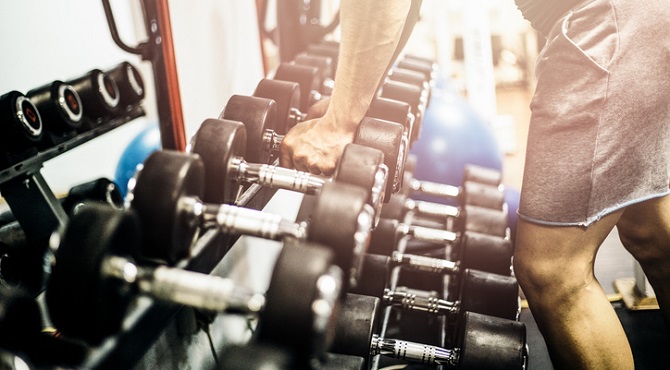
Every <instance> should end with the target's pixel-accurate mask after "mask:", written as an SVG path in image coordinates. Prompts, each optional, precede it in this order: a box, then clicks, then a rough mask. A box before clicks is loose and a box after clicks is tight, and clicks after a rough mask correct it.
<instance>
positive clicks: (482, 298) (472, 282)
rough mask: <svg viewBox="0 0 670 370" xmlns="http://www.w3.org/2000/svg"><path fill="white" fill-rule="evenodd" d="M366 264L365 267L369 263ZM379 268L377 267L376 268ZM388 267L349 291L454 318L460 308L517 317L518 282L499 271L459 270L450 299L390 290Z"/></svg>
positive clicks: (391, 304) (457, 315)
mask: <svg viewBox="0 0 670 370" xmlns="http://www.w3.org/2000/svg"><path fill="white" fill-rule="evenodd" d="M368 266H369V264H366V265H365V267H368ZM378 270H380V269H379V268H378V269H377V271H378ZM364 271H365V270H364ZM389 272H390V270H386V271H383V272H382V275H380V276H377V277H371V275H372V274H368V273H366V274H365V277H371V278H372V279H374V280H375V282H372V283H371V284H368V283H370V282H369V281H367V280H365V279H361V282H362V283H360V284H359V285H358V286H357V287H356V288H354V289H350V290H349V291H350V292H351V293H358V294H364V295H370V296H373V297H378V298H381V299H382V303H383V304H384V305H385V306H393V307H397V308H400V309H402V310H404V311H412V312H423V313H426V314H432V315H439V316H445V315H446V316H448V319H449V320H451V321H454V320H456V319H458V317H459V315H460V314H461V313H462V312H463V311H472V312H477V313H481V314H485V315H491V316H496V317H502V318H506V319H510V320H516V319H518V317H519V312H520V307H519V284H518V282H517V280H516V278H514V277H512V276H505V275H498V274H493V273H490V272H485V271H478V270H471V269H464V270H463V271H462V272H459V276H457V278H458V283H457V286H458V287H459V288H460V289H459V290H458V291H457V292H456V293H457V294H455V295H454V296H453V297H452V298H450V299H451V300H447V299H442V298H441V294H437V293H436V292H427V291H423V290H418V289H410V288H408V287H396V288H395V289H393V290H391V289H389V288H388V285H387V284H386V283H387V282H386V280H387V279H386V277H387V276H388V274H389ZM380 283H381V284H380Z"/></svg>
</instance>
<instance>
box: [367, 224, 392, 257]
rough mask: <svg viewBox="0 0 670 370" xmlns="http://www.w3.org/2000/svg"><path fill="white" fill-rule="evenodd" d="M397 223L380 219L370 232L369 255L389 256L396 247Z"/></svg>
mask: <svg viewBox="0 0 670 370" xmlns="http://www.w3.org/2000/svg"><path fill="white" fill-rule="evenodd" d="M397 230H398V221H397V220H395V219H391V218H382V219H381V220H379V224H378V225H377V227H375V229H374V230H372V235H371V238H370V247H369V249H368V252H369V253H375V254H381V255H384V256H390V255H391V254H392V253H393V252H394V251H395V250H396V247H397V245H398V231H397Z"/></svg>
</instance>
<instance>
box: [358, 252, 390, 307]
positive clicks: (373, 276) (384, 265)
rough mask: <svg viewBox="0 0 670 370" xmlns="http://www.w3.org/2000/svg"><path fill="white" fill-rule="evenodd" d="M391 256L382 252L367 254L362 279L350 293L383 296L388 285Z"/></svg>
mask: <svg viewBox="0 0 670 370" xmlns="http://www.w3.org/2000/svg"><path fill="white" fill-rule="evenodd" d="M390 271H391V258H390V257H388V256H384V255H381V254H370V253H366V254H365V260H364V261H363V271H362V273H361V278H360V281H359V282H358V285H357V286H356V287H354V288H351V289H349V293H355V294H363V295H368V296H371V297H381V296H382V295H383V294H384V289H386V288H388V287H387V282H388V275H389V273H390Z"/></svg>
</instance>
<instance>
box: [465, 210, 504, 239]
mask: <svg viewBox="0 0 670 370" xmlns="http://www.w3.org/2000/svg"><path fill="white" fill-rule="evenodd" d="M459 223H460V225H459V228H460V230H461V231H462V232H465V231H473V232H477V233H482V234H488V235H494V236H499V237H501V238H504V237H506V236H507V227H508V225H509V223H508V215H507V210H496V209H489V208H483V207H477V206H471V205H467V204H466V205H465V206H464V207H463V212H462V213H461V218H460V219H459Z"/></svg>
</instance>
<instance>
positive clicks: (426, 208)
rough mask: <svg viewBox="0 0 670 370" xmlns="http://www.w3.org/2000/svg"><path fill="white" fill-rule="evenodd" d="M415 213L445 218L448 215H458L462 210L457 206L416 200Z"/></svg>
mask: <svg viewBox="0 0 670 370" xmlns="http://www.w3.org/2000/svg"><path fill="white" fill-rule="evenodd" d="M414 213H416V214H417V215H419V216H423V217H431V218H442V219H443V218H447V217H458V216H459V215H460V213H461V212H460V210H459V209H458V208H457V207H454V206H448V205H446V204H441V203H433V202H424V201H416V202H415V207H414Z"/></svg>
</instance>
